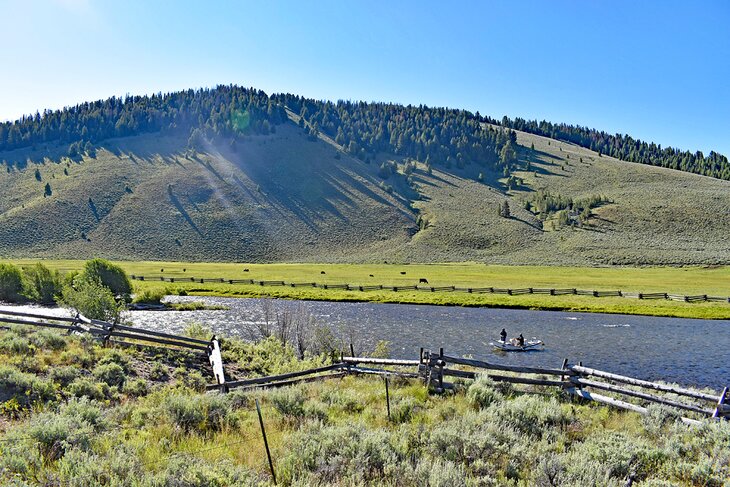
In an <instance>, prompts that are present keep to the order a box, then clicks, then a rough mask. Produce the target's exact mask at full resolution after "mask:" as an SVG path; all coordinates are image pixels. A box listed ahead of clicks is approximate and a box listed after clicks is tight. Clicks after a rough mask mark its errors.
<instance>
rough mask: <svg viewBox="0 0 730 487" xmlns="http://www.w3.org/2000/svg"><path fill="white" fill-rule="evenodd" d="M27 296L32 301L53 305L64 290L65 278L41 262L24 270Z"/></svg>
mask: <svg viewBox="0 0 730 487" xmlns="http://www.w3.org/2000/svg"><path fill="white" fill-rule="evenodd" d="M24 274H25V281H26V286H25V287H26V290H25V295H26V296H27V297H28V299H30V300H31V301H35V302H37V303H41V304H53V303H54V302H55V301H56V296H59V295H60V294H61V292H62V290H63V278H62V277H61V275H60V274H59V273H58V271H51V270H50V269H48V268H47V267H46V266H44V265H43V264H41V263H40V262H39V263H37V264H36V265H34V266H33V267H31V268H29V269H25V270H24Z"/></svg>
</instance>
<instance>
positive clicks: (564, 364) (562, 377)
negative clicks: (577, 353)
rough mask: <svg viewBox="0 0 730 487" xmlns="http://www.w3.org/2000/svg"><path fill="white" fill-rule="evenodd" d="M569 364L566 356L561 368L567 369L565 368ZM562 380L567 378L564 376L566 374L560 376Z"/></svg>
mask: <svg viewBox="0 0 730 487" xmlns="http://www.w3.org/2000/svg"><path fill="white" fill-rule="evenodd" d="M567 366H568V359H567V358H565V359H563V365H562V366H561V367H560V368H561V369H562V370H565V368H566V367H567ZM560 380H561V381H563V380H565V376H564V375H561V376H560Z"/></svg>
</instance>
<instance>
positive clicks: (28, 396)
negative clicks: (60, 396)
mask: <svg viewBox="0 0 730 487" xmlns="http://www.w3.org/2000/svg"><path fill="white" fill-rule="evenodd" d="M0 391H5V392H8V393H10V394H12V395H15V397H16V398H17V399H18V402H19V403H20V404H22V405H28V404H32V403H34V402H36V401H50V400H52V399H55V397H56V390H55V388H54V387H53V383H51V382H49V381H46V380H43V379H41V378H39V377H37V376H36V375H35V374H28V373H25V372H21V371H19V370H17V369H15V368H13V367H9V366H5V365H0Z"/></svg>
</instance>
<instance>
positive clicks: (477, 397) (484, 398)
mask: <svg viewBox="0 0 730 487" xmlns="http://www.w3.org/2000/svg"><path fill="white" fill-rule="evenodd" d="M466 397H467V399H468V400H469V403H470V404H471V405H472V406H473V407H474V408H476V409H480V408H487V407H489V406H490V405H491V404H492V403H494V402H499V401H501V400H503V397H502V394H501V393H500V392H499V391H497V389H496V388H495V383H494V381H493V380H492V379H490V378H489V377H487V376H486V375H480V376H479V377H477V379H476V380H475V381H474V382H473V383H472V384H471V385H470V386H469V389H468V390H467V393H466Z"/></svg>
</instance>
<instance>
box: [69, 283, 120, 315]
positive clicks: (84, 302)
mask: <svg viewBox="0 0 730 487" xmlns="http://www.w3.org/2000/svg"><path fill="white" fill-rule="evenodd" d="M59 304H61V305H62V306H65V307H67V308H72V309H75V310H76V311H77V312H79V313H81V314H82V315H83V316H85V317H87V318H90V319H95V320H103V321H110V322H115V321H119V320H120V318H121V313H122V310H123V309H124V305H123V304H120V303H117V301H116V299H115V298H114V295H113V294H112V292H111V291H110V290H109V288H107V287H105V286H103V285H102V284H101V283H100V281H96V280H90V279H86V278H83V277H82V276H79V277H77V278H76V279H75V280H74V281H73V284H72V285H70V286H65V287H64V289H63V295H62V297H61V298H60V299H59Z"/></svg>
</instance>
